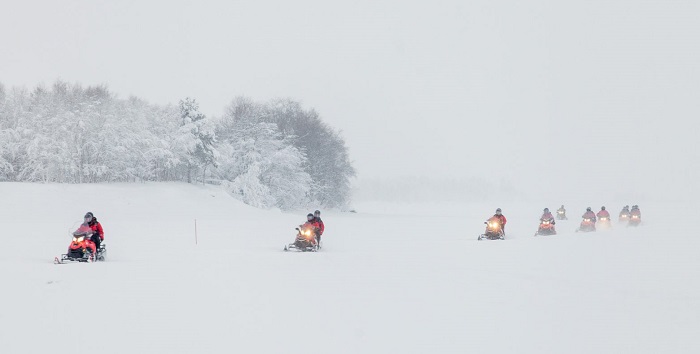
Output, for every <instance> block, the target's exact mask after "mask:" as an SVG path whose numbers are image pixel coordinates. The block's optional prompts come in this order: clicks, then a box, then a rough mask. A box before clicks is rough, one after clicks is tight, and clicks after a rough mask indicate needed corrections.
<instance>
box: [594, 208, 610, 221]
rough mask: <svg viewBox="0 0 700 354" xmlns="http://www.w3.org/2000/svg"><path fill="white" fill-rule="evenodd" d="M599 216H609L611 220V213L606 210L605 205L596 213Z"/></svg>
mask: <svg viewBox="0 0 700 354" xmlns="http://www.w3.org/2000/svg"><path fill="white" fill-rule="evenodd" d="M596 216H597V217H598V218H608V220H610V213H609V212H608V211H607V210H605V206H602V207H600V211H599V212H598V214H596Z"/></svg>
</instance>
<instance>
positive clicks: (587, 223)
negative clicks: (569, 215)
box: [576, 218, 595, 232]
mask: <svg viewBox="0 0 700 354" xmlns="http://www.w3.org/2000/svg"><path fill="white" fill-rule="evenodd" d="M579 231H583V232H592V231H595V221H593V219H591V218H584V219H583V220H581V226H579V228H578V230H576V232H579Z"/></svg>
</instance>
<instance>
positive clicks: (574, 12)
mask: <svg viewBox="0 0 700 354" xmlns="http://www.w3.org/2000/svg"><path fill="white" fill-rule="evenodd" d="M1 9H2V10H0V34H2V35H1V37H0V38H1V40H0V82H2V83H4V84H5V85H6V86H27V87H31V86H34V85H36V84H40V83H43V84H47V85H48V84H50V83H52V82H53V81H54V80H56V79H58V78H61V79H63V80H65V81H69V82H80V83H82V84H84V85H90V84H107V85H108V86H109V87H110V89H111V90H112V91H113V92H115V93H116V94H118V95H119V96H120V97H123V98H124V97H128V96H129V95H136V96H139V97H141V98H144V99H147V100H149V101H151V102H154V103H160V104H163V103H175V102H177V101H178V100H179V99H181V98H183V97H186V96H190V97H194V98H196V99H197V100H198V101H199V102H200V103H201V106H202V110H203V111H204V113H206V114H208V115H219V114H221V113H222V112H223V109H224V106H226V105H227V104H228V102H229V101H230V100H231V99H232V98H233V97H235V96H237V95H246V96H249V97H252V98H254V99H257V100H267V99H269V98H273V97H291V98H293V99H298V100H301V101H302V102H303V103H304V104H305V105H306V106H307V107H314V108H316V109H317V110H318V111H319V112H320V113H321V115H322V116H323V118H324V120H326V121H327V122H328V123H329V124H331V125H332V126H333V127H335V128H337V129H340V130H342V131H343V134H344V136H345V138H346V141H347V144H348V146H349V148H350V153H351V157H352V158H353V160H354V161H355V166H356V167H357V168H358V173H359V174H358V177H359V178H360V179H374V178H393V177H400V176H437V177H440V178H460V177H471V176H475V177H483V178H492V179H498V180H507V181H510V182H511V183H513V184H514V185H515V186H516V187H519V188H523V189H530V190H549V189H558V190H560V191H567V190H574V189H576V190H581V189H582V188H583V187H586V188H592V189H591V192H592V193H600V194H610V193H613V192H616V191H617V192H619V191H623V192H624V191H626V190H645V191H650V192H651V193H652V194H663V193H666V192H668V193H670V194H680V193H684V192H688V191H690V192H693V194H700V193H698V186H697V185H698V182H697V181H698V180H699V179H700V152H699V149H698V147H699V146H698V143H697V142H696V131H698V128H700V123H699V122H698V116H699V113H700V20H699V19H700V2H698V1H692V0H688V1H674V0H670V1H669V0H664V1H661V0H659V1H626V0H617V1H580V0H577V1H555V0H551V1H544V0H543V1H515V0H513V1H488V0H484V1H420V2H419V1H378V0H371V1H366V0H361V1H345V2H336V1H309V0H302V1H293V2H291V1H217V2H214V1H208V2H206V3H203V1H60V2H59V1H48V0H47V1H14V2H11V1H2V6H1Z"/></svg>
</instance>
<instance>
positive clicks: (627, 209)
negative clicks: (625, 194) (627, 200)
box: [620, 205, 630, 218]
mask: <svg viewBox="0 0 700 354" xmlns="http://www.w3.org/2000/svg"><path fill="white" fill-rule="evenodd" d="M629 216H630V206H629V205H625V206H624V207H622V210H621V211H620V217H621V218H624V217H629Z"/></svg>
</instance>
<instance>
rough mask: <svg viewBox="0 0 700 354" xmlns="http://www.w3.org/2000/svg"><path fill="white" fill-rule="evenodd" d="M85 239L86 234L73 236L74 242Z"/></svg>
mask: <svg viewBox="0 0 700 354" xmlns="http://www.w3.org/2000/svg"><path fill="white" fill-rule="evenodd" d="M84 239H85V236H78V237H73V242H75V243H80V242H83V240H84Z"/></svg>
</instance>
